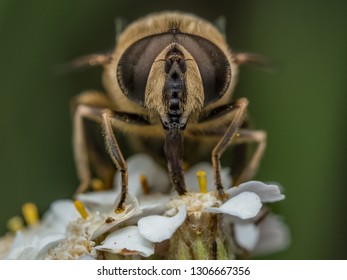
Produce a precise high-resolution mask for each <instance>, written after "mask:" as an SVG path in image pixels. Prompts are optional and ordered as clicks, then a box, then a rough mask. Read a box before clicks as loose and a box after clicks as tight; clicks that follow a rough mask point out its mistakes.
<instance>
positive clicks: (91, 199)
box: [77, 190, 117, 212]
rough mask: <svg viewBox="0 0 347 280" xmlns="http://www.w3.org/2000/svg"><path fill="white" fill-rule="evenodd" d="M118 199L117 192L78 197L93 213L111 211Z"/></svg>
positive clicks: (103, 192)
mask: <svg viewBox="0 0 347 280" xmlns="http://www.w3.org/2000/svg"><path fill="white" fill-rule="evenodd" d="M116 198H117V192H116V191H114V190H112V191H100V192H90V193H81V194H78V195H77V199H78V200H80V201H82V202H83V204H84V205H85V206H86V207H87V208H88V209H89V210H93V211H100V212H104V211H110V210H111V209H110V208H112V206H113V204H114V201H115V200H116Z"/></svg>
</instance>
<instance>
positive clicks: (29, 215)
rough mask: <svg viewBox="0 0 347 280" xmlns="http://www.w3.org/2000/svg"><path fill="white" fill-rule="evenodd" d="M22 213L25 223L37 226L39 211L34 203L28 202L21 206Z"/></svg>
mask: <svg viewBox="0 0 347 280" xmlns="http://www.w3.org/2000/svg"><path fill="white" fill-rule="evenodd" d="M22 212H23V216H24V220H25V222H26V223H27V224H28V225H29V226H33V225H36V224H38V222H39V211H38V210H37V207H36V205H35V204H34V203H31V202H28V203H25V204H24V205H23V206H22Z"/></svg>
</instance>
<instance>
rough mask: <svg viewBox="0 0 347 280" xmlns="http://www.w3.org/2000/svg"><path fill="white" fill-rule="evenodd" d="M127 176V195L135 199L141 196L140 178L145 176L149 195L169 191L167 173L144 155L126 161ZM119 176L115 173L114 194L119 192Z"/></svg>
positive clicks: (134, 156) (137, 155)
mask: <svg viewBox="0 0 347 280" xmlns="http://www.w3.org/2000/svg"><path fill="white" fill-rule="evenodd" d="M126 162H127V168H128V174H129V179H128V180H129V181H128V186H129V193H130V194H131V195H133V196H135V197H140V196H141V195H143V188H142V185H141V183H140V177H141V176H143V175H144V176H146V178H147V181H148V184H149V186H150V187H151V193H156V192H159V193H167V192H169V191H170V181H169V177H168V175H167V172H166V171H165V170H164V168H162V167H161V166H159V165H158V164H157V163H156V162H155V161H154V160H153V159H152V158H151V157H149V156H148V155H146V154H136V155H133V156H131V157H129V158H128V159H127V161H126ZM120 186H121V176H120V174H119V173H118V172H117V174H116V178H115V189H116V192H117V193H119V192H120V189H121V188H120Z"/></svg>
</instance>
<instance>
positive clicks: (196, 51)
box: [117, 32, 231, 105]
mask: <svg viewBox="0 0 347 280" xmlns="http://www.w3.org/2000/svg"><path fill="white" fill-rule="evenodd" d="M173 43H174V44H177V45H178V46H179V45H181V46H183V47H184V48H185V49H186V50H187V51H188V52H189V53H190V54H191V55H192V56H193V58H194V59H195V61H196V63H197V65H198V68H199V71H200V75H201V78H202V83H203V88H204V96H205V101H204V105H207V104H209V103H211V102H214V101H216V100H218V99H219V98H221V97H222V96H223V94H224V93H225V92H226V90H227V88H228V86H229V83H230V80H231V70H230V65H229V62H228V59H227V57H226V56H225V54H224V53H223V52H222V50H221V49H220V48H218V47H217V46H216V45H215V44H214V43H212V42H211V41H209V40H207V39H204V38H202V37H199V36H196V35H191V34H186V33H171V32H168V33H162V34H156V35H153V36H148V37H145V38H143V39H140V40H139V41H137V42H135V43H134V44H132V45H131V46H130V47H129V48H128V49H127V50H126V51H125V52H124V54H123V55H122V57H121V59H120V61H119V64H118V68H117V78H118V83H119V85H120V87H121V90H122V91H123V93H124V94H125V95H127V96H128V98H129V99H130V100H133V101H135V102H137V103H139V104H140V105H144V101H145V90H146V84H147V79H148V75H149V72H150V69H151V67H152V64H153V62H154V60H155V59H156V57H157V56H158V55H159V53H160V52H161V51H162V50H163V49H165V48H166V47H167V46H168V45H170V44H173Z"/></svg>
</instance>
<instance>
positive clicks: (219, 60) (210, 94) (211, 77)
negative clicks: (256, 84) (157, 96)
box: [177, 33, 231, 106]
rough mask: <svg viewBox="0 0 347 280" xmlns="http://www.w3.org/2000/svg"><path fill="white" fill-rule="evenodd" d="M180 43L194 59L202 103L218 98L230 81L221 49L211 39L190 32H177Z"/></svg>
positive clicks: (229, 73)
mask: <svg viewBox="0 0 347 280" xmlns="http://www.w3.org/2000/svg"><path fill="white" fill-rule="evenodd" d="M177 38H178V42H179V43H180V44H182V45H183V46H184V47H185V48H186V49H187V50H188V51H189V52H190V53H191V55H192V56H193V58H194V60H195V61H196V63H197V65H198V68H199V71H200V75H201V78H202V83H203V87H204V96H205V100H204V105H205V106H206V105H208V104H209V103H212V102H214V101H216V100H218V99H220V98H221V97H222V96H223V95H224V93H225V92H226V91H227V89H228V87H229V84H230V81H231V69H230V63H229V61H228V59H227V57H226V55H225V54H224V53H223V51H222V50H221V49H220V48H219V47H218V46H217V45H215V44H214V43H212V42H211V41H209V40H207V39H205V38H203V37H199V36H196V35H191V34H184V33H183V34H178V36H177Z"/></svg>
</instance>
